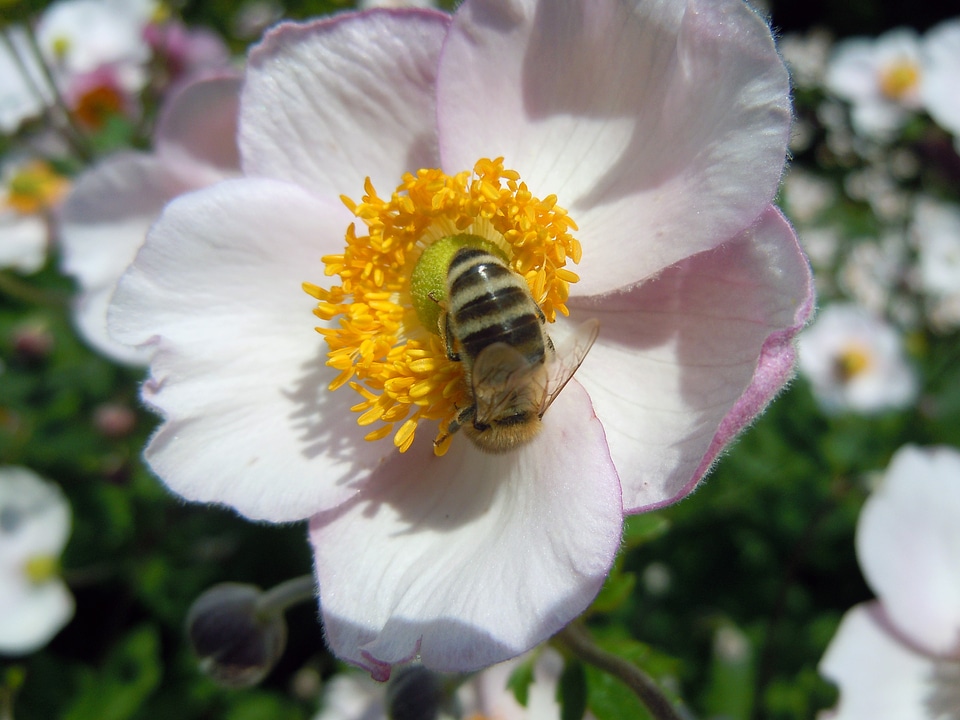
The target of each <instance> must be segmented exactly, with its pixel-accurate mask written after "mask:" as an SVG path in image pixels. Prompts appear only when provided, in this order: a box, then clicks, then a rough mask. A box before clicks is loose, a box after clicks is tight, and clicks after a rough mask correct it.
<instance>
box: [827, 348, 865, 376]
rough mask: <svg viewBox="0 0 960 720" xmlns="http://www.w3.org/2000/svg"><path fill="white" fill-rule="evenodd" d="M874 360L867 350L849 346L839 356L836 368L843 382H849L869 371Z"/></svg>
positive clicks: (835, 364)
mask: <svg viewBox="0 0 960 720" xmlns="http://www.w3.org/2000/svg"><path fill="white" fill-rule="evenodd" d="M872 364H873V359H872V358H871V357H870V353H869V351H868V350H867V349H866V348H863V347H860V346H859V345H849V346H848V347H846V348H844V349H843V351H842V352H841V353H840V354H839V355H838V356H837V358H836V360H835V362H834V368H835V370H836V373H837V377H839V378H840V381H841V382H849V381H850V380H852V379H853V378H855V377H856V376H857V375H859V374H860V373H862V372H864V371H866V370H868V369H869V368H870V366H871V365H872Z"/></svg>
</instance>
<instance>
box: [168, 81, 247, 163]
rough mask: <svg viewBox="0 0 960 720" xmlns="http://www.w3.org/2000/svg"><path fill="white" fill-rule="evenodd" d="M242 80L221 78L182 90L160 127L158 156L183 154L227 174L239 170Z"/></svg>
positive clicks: (186, 86) (170, 104) (179, 91)
mask: <svg viewBox="0 0 960 720" xmlns="http://www.w3.org/2000/svg"><path fill="white" fill-rule="evenodd" d="M239 112H240V78H239V77H238V76H235V75H221V76H216V77H210V78H206V79H204V80H198V81H196V82H193V83H190V84H188V85H185V86H184V87H182V88H180V89H179V90H178V91H177V92H176V93H175V94H174V95H173V96H172V97H171V98H170V100H169V101H168V103H167V105H166V107H165V108H164V111H163V113H162V114H161V116H160V120H159V121H158V125H157V141H156V144H157V152H158V153H160V154H162V153H165V152H170V151H179V152H182V153H184V154H186V155H188V156H190V157H192V158H194V159H195V160H197V161H199V162H205V163H207V164H209V165H212V166H214V167H216V168H220V169H222V170H223V171H225V172H229V171H236V170H239V168H240V151H239V149H238V148H237V121H238V115H239Z"/></svg>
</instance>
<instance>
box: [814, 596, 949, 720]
mask: <svg viewBox="0 0 960 720" xmlns="http://www.w3.org/2000/svg"><path fill="white" fill-rule="evenodd" d="M880 615H881V612H880V607H879V605H878V604H877V603H865V604H862V605H857V606H855V607H854V608H853V609H851V610H850V611H848V612H847V614H846V615H844V617H843V621H842V622H841V623H840V627H839V628H838V630H837V632H836V634H835V635H834V636H833V640H831V641H830V646H829V647H828V648H827V652H826V653H825V654H824V656H823V659H822V660H821V661H820V668H819V669H820V674H821V675H823V676H824V677H826V678H828V679H830V680H832V681H833V682H835V683H836V684H837V685H838V686H839V687H840V701H839V703H838V704H837V706H836V708H834V709H833V710H831V711H828V712H827V713H823V714H821V716H820V717H821V718H822V720H827V718H829V719H830V720H865V719H866V718H870V719H871V720H883V719H885V718H890V719H891V720H893V719H894V718H896V720H901V719H905V718H922V717H927V713H926V712H925V711H924V710H925V701H926V699H927V698H928V696H929V695H930V693H931V691H932V690H933V688H932V687H931V684H930V679H931V677H932V676H933V672H934V664H933V661H932V660H930V659H929V658H926V657H924V656H923V655H920V654H918V653H916V652H915V651H913V650H911V649H910V648H908V647H907V646H906V645H904V644H902V643H900V642H898V641H897V639H896V638H895V637H894V636H893V635H891V634H890V633H889V632H887V630H886V629H885V627H884V624H883V622H882V620H881V619H880Z"/></svg>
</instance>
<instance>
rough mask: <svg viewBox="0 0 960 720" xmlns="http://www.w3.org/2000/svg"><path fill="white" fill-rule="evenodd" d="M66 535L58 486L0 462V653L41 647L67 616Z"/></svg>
mask: <svg viewBox="0 0 960 720" xmlns="http://www.w3.org/2000/svg"><path fill="white" fill-rule="evenodd" d="M69 535H70V506H69V505H68V504H67V500H66V498H65V497H64V496H63V493H62V492H61V491H60V488H59V487H57V486H56V485H54V484H53V483H51V482H48V481H46V480H43V479H41V478H40V477H39V476H37V475H36V474H35V473H33V472H31V471H30V470H27V469H26V468H18V467H0V654H5V655H21V654H24V653H30V652H33V651H35V650H37V649H38V648H41V647H43V646H44V645H46V644H47V643H48V642H49V641H50V639H51V638H52V637H53V636H54V635H56V634H57V632H59V631H60V629H61V628H62V627H63V626H64V625H66V624H67V623H68V622H69V621H70V618H71V617H73V607H74V603H73V597H72V596H71V594H70V591H69V590H68V589H67V586H66V585H65V584H64V582H63V580H62V579H61V578H60V554H61V553H62V552H63V549H64V547H65V546H66V544H67V538H68V537H69Z"/></svg>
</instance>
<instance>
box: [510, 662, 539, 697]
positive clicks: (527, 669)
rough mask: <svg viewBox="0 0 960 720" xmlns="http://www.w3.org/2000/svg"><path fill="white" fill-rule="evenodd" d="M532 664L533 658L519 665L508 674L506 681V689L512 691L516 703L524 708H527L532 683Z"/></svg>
mask: <svg viewBox="0 0 960 720" xmlns="http://www.w3.org/2000/svg"><path fill="white" fill-rule="evenodd" d="M533 664H534V659H533V658H530V659H528V660H527V661H526V662H524V663H521V664H520V665H518V666H517V668H516V669H515V670H514V671H513V672H512V673H510V679H509V680H507V687H508V688H510V690H511V691H513V696H514V697H515V698H516V699H517V702H518V703H520V704H521V705H523V706H524V707H526V706H527V698H528V697H529V695H530V685H531V684H532V683H533Z"/></svg>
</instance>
